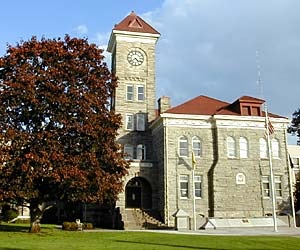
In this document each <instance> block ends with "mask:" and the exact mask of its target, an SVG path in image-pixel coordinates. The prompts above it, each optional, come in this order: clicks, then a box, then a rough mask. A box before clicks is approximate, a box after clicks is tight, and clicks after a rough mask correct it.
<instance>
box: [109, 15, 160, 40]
mask: <svg viewBox="0 0 300 250" xmlns="http://www.w3.org/2000/svg"><path fill="white" fill-rule="evenodd" d="M113 30H120V31H131V32H141V33H150V34H158V35H159V34H160V33H159V32H158V31H157V30H155V29H154V28H153V27H152V26H150V25H149V24H148V23H146V22H145V21H144V20H143V19H142V18H140V17H139V16H137V15H136V14H135V13H134V11H132V12H131V13H130V14H129V15H128V16H127V17H125V18H124V19H123V20H122V21H121V22H120V23H118V24H116V25H115V27H114V29H113Z"/></svg>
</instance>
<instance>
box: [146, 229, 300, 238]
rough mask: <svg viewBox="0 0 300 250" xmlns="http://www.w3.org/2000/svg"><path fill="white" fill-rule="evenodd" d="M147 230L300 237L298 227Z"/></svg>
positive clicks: (200, 233)
mask: <svg viewBox="0 0 300 250" xmlns="http://www.w3.org/2000/svg"><path fill="white" fill-rule="evenodd" d="M144 231H147V232H159V233H173V234H174V233H175V234H195V235H240V236H242V235H249V236H250V235H253V236H254V235H255V236H259V235H265V236H266V235H270V236H284V235H286V236H297V237H300V228H289V227H279V228H278V230H277V232H275V231H274V228H273V227H252V228H218V229H207V230H196V231H176V230H144Z"/></svg>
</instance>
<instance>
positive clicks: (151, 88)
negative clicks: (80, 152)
mask: <svg viewBox="0 0 300 250" xmlns="http://www.w3.org/2000/svg"><path fill="white" fill-rule="evenodd" d="M159 37H160V34H159V32H158V31H156V30H155V29H154V28H153V27H151V26H150V25H149V24H147V23H146V22H145V21H144V20H142V19H141V18H140V17H139V16H137V15H136V14H135V13H134V12H132V13H131V14H130V15H128V16H127V17H126V18H125V19H124V20H122V21H121V22H120V23H119V24H117V25H115V27H114V28H113V30H112V33H111V36H110V40H109V44H108V51H109V52H111V55H112V71H113V72H114V73H115V74H116V75H117V76H118V79H119V85H118V87H117V88H116V89H115V93H114V96H113V98H112V103H113V108H114V109H115V111H116V112H117V113H120V114H121V115H122V117H123V125H122V128H121V129H120V130H119V137H118V138H117V139H118V142H119V143H120V144H122V145H123V147H124V151H125V152H126V154H127V156H126V157H127V158H128V160H130V161H131V164H130V169H129V174H128V176H126V178H125V179H124V192H123V193H121V194H120V196H119V200H118V201H117V207H118V208H119V209H120V212H121V214H122V218H123V220H124V222H125V228H126V227H127V226H129V225H130V221H131V220H136V219H137V218H138V215H137V214H136V213H137V211H143V212H145V211H147V212H149V213H150V212H152V213H153V214H157V215H159V216H160V219H161V220H162V222H163V223H164V224H165V225H167V226H174V225H175V219H174V216H173V215H174V214H175V213H176V212H178V211H179V210H183V211H185V213H186V214H187V217H188V220H189V222H188V223H189V227H191V226H193V223H196V227H197V228H198V227H199V226H200V221H201V218H202V217H204V218H206V217H226V218H228V217H239V218H245V217H246V218H252V217H264V216H266V215H269V214H272V203H271V199H270V195H271V193H270V164H269V151H268V142H267V140H266V138H265V131H266V128H265V124H266V122H265V120H266V119H265V112H264V111H263V104H264V101H263V100H261V99H258V98H254V97H250V96H242V97H240V98H238V99H237V100H236V101H234V102H232V103H228V102H224V101H220V100H216V99H214V98H210V97H207V96H198V97H195V98H193V99H191V100H189V101H187V102H185V103H183V104H181V105H178V106H176V107H171V105H170V99H169V98H168V97H165V96H164V97H161V98H160V99H159V100H158V107H157V105H156V81H155V46H156V43H157V41H158V39H159ZM200 91H201V89H200V90H199V92H200ZM269 117H270V121H271V123H272V126H273V127H274V133H272V135H271V142H270V144H271V152H270V153H271V158H272V163H273V171H274V191H275V194H276V211H277V213H278V214H280V213H286V212H287V211H289V209H290V185H289V158H288V152H287V136H286V128H287V125H288V123H289V120H288V119H287V118H285V117H281V116H279V115H275V114H269ZM272 132H273V131H272ZM193 166H194V168H193ZM192 176H193V177H194V178H192ZM132 213H135V214H134V215H132Z"/></svg>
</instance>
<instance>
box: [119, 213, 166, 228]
mask: <svg viewBox="0 0 300 250" xmlns="http://www.w3.org/2000/svg"><path fill="white" fill-rule="evenodd" d="M159 217H160V216H159V213H158V212H157V211H155V210H142V209H139V208H134V209H125V211H124V213H123V218H124V229H131V230H134V229H163V228H167V226H166V225H165V224H164V223H163V222H162V221H161V219H160V218H159Z"/></svg>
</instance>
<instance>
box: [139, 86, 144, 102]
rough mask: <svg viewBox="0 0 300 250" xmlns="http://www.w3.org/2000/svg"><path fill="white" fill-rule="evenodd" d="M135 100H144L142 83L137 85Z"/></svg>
mask: <svg viewBox="0 0 300 250" xmlns="http://www.w3.org/2000/svg"><path fill="white" fill-rule="evenodd" d="M137 100H138V101H144V100H145V89H144V86H142V85H139V86H137Z"/></svg>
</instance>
